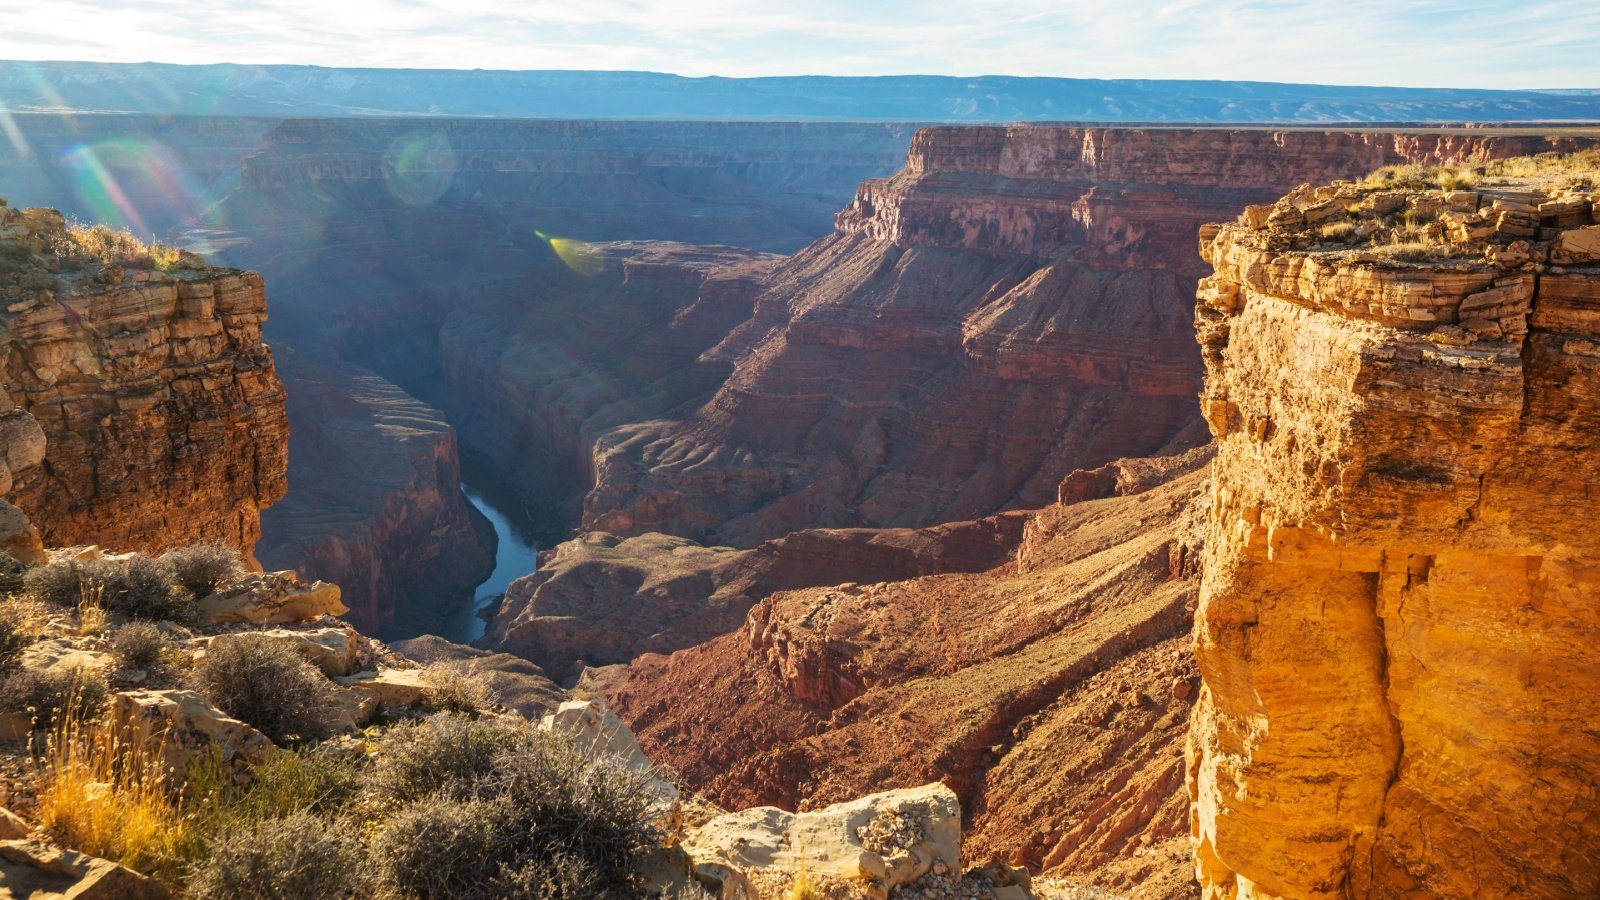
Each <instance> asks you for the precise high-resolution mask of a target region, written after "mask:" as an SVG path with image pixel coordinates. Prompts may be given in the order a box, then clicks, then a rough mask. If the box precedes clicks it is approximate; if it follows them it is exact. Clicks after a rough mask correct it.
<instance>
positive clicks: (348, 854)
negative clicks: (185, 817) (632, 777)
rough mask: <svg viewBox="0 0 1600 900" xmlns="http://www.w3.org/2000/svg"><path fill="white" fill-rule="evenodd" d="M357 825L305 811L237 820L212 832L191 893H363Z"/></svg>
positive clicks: (308, 899)
mask: <svg viewBox="0 0 1600 900" xmlns="http://www.w3.org/2000/svg"><path fill="white" fill-rule="evenodd" d="M362 862H363V860H362V847H361V843H360V838H359V830H358V828H357V826H356V825H355V824H354V823H351V822H339V821H335V820H332V819H329V818H326V817H323V816H319V815H316V814H314V813H311V812H309V811H306V810H299V811H295V812H290V813H288V814H287V815H284V816H281V817H271V818H265V819H257V820H243V821H238V822H236V823H234V824H232V825H230V826H228V827H227V828H226V829H225V830H223V831H221V832H220V833H218V834H216V835H214V836H213V837H212V838H211V840H210V842H209V847H208V853H207V855H206V858H205V859H204V860H202V861H201V862H200V863H199V864H197V865H196V866H195V867H194V869H193V871H192V874H191V876H190V879H189V884H188V888H189V894H190V895H191V896H195V897H216V898H227V900H341V898H346V897H358V896H365V894H364V893H363V892H362V884H361V880H362V873H363V872H364V871H365V867H364V866H363V865H362Z"/></svg>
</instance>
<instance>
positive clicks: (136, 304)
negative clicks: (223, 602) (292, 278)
mask: <svg viewBox="0 0 1600 900" xmlns="http://www.w3.org/2000/svg"><path fill="white" fill-rule="evenodd" d="M29 212H31V211H20V210H13V209H0V226H9V225H22V226H25V227H26V234H25V235H22V236H20V237H12V238H0V242H4V243H5V244H6V245H7V247H8V248H9V249H11V250H13V251H16V250H18V248H20V251H19V252H21V253H22V256H23V257H24V258H27V257H28V255H29V253H30V252H31V253H34V254H37V253H40V252H42V251H43V248H44V246H46V245H47V244H48V243H50V242H52V241H54V240H56V239H58V237H59V235H60V234H61V233H62V229H63V227H64V226H63V224H62V223H61V217H60V216H59V215H45V214H44V213H43V212H41V213H39V214H36V215H33V216H32V217H31V218H30V216H29ZM47 212H53V211H47ZM32 259H33V260H36V261H37V260H42V257H38V256H34V257H32ZM41 272H43V277H42V281H36V280H33V279H35V276H37V275H39V274H40V273H41ZM4 276H10V277H9V278H7V277H4ZM0 294H4V296H5V297H6V299H7V300H8V302H9V301H20V302H11V303H10V305H9V306H7V307H6V311H5V312H0V330H3V331H4V333H5V334H7V335H9V336H10V342H9V343H8V344H7V345H6V346H7V348H8V349H7V350H6V352H5V353H4V354H3V355H0V380H3V382H4V384H3V386H4V388H5V391H6V393H7V394H9V396H10V399H11V401H12V402H14V403H15V404H16V407H17V409H16V410H15V411H13V412H10V413H7V414H5V415H4V416H3V417H0V439H3V441H4V444H5V459H4V463H5V468H6V469H7V470H8V471H9V472H10V475H11V478H12V480H13V481H14V487H13V489H12V491H11V494H10V499H11V501H12V502H13V503H15V504H16V505H17V506H19V507H21V508H22V509H23V510H25V511H26V512H27V513H28V515H29V516H30V518H32V520H33V522H34V524H35V525H36V526H37V527H38V528H39V529H40V531H41V533H42V534H43V536H44V539H45V541H46V542H47V543H49V544H50V545H51V546H65V545H73V544H89V543H95V544H103V545H106V546H111V547H115V548H117V549H119V550H146V551H155V550H161V549H164V548H167V547H175V546H185V545H188V544H193V543H196V542H199V541H203V540H219V541H223V542H225V543H228V544H231V545H233V546H235V547H238V548H240V549H241V550H242V551H244V552H245V553H246V554H247V555H248V554H249V553H250V552H251V551H252V550H253V548H254V547H255V543H256V540H257V539H258V538H259V537H260V512H261V509H262V508H263V507H265V506H267V505H269V504H271V503H273V502H274V501H276V500H278V499H279V498H280V497H282V496H283V494H284V491H285V489H286V486H285V479H284V473H285V470H286V467H287V464H288V459H287V446H286V440H285V438H286V435H287V424H286V420H285V416H284V408H283V401H284V394H283V386H282V384H280V383H279V381H278V377H277V375H276V374H275V372H274V371H273V364H272V354H271V352H270V351H269V350H268V349H267V347H266V345H265V344H263V343H262V342H261V324H262V322H263V321H264V320H265V319H266V293H265V290H264V288H263V284H262V279H261V276H259V275H257V274H255V273H253V272H242V271H237V270H226V269H206V268H176V269H172V270H170V271H164V270H157V269H150V270H135V269H132V268H129V267H124V266H109V267H105V268H103V269H97V270H95V271H92V272H91V271H73V272H61V273H59V274H57V273H49V272H44V269H43V263H42V262H39V263H38V264H37V265H33V264H30V266H25V267H23V268H22V269H20V270H11V269H8V271H7V272H6V273H0ZM24 304H26V305H24ZM20 413H31V414H32V417H33V419H34V420H36V424H34V425H28V424H26V422H25V419H24V418H22V417H19V414H20ZM40 426H42V437H43V439H44V444H45V448H46V449H45V462H46V465H44V466H36V467H33V468H29V469H26V470H25V471H18V469H19V466H18V464H17V463H18V462H19V461H20V457H27V456H31V455H32V454H33V452H34V451H35V450H37V448H38V444H39V439H40V437H41V435H40V433H39V431H38V428H39V427H40ZM0 481H4V479H3V478H0Z"/></svg>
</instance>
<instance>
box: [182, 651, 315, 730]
mask: <svg viewBox="0 0 1600 900" xmlns="http://www.w3.org/2000/svg"><path fill="white" fill-rule="evenodd" d="M226 638H227V639H226V640H223V639H218V640H215V641H213V642H212V643H211V646H210V647H209V648H208V649H207V650H206V655H205V657H204V658H202V659H201V660H200V661H199V662H197V663H196V664H195V667H194V670H193V671H192V672H191V673H190V676H189V677H190V679H191V681H192V682H193V685H194V688H195V690H197V691H199V692H200V693H201V694H203V695H204V696H205V698H206V699H207V700H210V701H211V702H212V703H213V704H215V705H216V707H217V708H218V709H220V710H222V711H223V712H225V713H227V714H228V715H230V716H233V717H234V718H236V719H239V720H240V721H242V722H245V723H247V724H249V725H251V726H254V727H255V728H256V729H257V730H259V731H260V732H261V733H262V734H265V735H266V736H267V737H269V738H272V739H273V740H274V741H277V742H279V743H283V742H284V741H288V740H294V739H305V738H311V737H315V736H317V734H318V733H320V732H321V730H322V721H321V719H322V715H321V714H322V710H323V708H324V707H325V706H326V704H327V698H328V693H329V684H328V680H327V679H326V678H324V677H323V676H322V673H321V672H320V671H318V670H317V669H316V668H315V667H314V666H312V665H311V664H309V663H307V662H306V661H305V659H304V658H302V657H301V656H300V654H299V653H298V652H297V651H295V649H294V648H293V647H290V646H287V645H285V644H284V643H282V642H280V641H275V640H272V639H270V638H266V637H263V636H261V635H258V634H251V633H244V634H239V635H228V636H226Z"/></svg>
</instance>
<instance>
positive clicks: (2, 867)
mask: <svg viewBox="0 0 1600 900" xmlns="http://www.w3.org/2000/svg"><path fill="white" fill-rule="evenodd" d="M0 896H4V897H18V898H29V900H167V898H169V897H171V896H172V892H171V891H169V890H167V888H166V887H165V886H163V885H162V884H161V882H159V881H156V880H154V879H152V878H146V877H145V876H143V875H140V874H139V873H138V872H135V871H133V870H132V869H129V868H125V867H123V866H119V865H117V864H116V863H114V862H111V861H110V860H106V859H99V858H97V857H93V856H88V855H86V854H83V853H78V852H76V851H74V850H64V849H62V848H60V847H53V846H51V845H49V844H46V843H43V842H41V841H29V840H8V841H0Z"/></svg>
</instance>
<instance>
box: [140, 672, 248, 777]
mask: <svg viewBox="0 0 1600 900" xmlns="http://www.w3.org/2000/svg"><path fill="white" fill-rule="evenodd" d="M110 722H111V725H112V727H113V728H116V729H117V730H118V734H119V735H120V736H121V737H122V738H123V739H125V740H127V741H129V742H130V743H131V744H133V745H135V746H144V747H146V748H147V749H149V750H151V751H153V752H160V753H161V754H162V755H163V757H164V758H165V760H166V763H167V765H168V766H169V767H170V768H171V769H172V771H174V772H176V773H178V774H179V775H180V776H182V774H183V773H184V772H186V771H187V770H188V767H189V764H190V763H191V762H193V761H195V760H197V759H201V758H203V757H205V756H206V755H209V754H210V753H212V752H213V751H216V752H220V753H221V755H222V760H223V762H225V763H229V764H232V765H235V766H238V765H244V764H247V763H258V762H260V761H261V760H263V759H265V758H266V756H267V755H268V754H269V753H271V752H273V749H274V748H273V745H272V741H271V740H269V739H268V738H267V736H266V735H264V734H262V733H261V732H259V731H257V730H255V729H254V728H252V727H250V726H249V725H246V724H245V723H243V722H241V721H239V720H238V719H234V718H230V717H229V716H228V715H227V714H226V713H223V712H222V711H221V710H219V709H217V708H216V707H215V706H212V705H211V704H210V703H209V702H207V701H206V699H205V698H204V697H202V696H200V695H199V694H198V693H196V692H194V691H183V690H164V691H151V690H141V691H126V692H124V693H120V694H117V695H115V696H114V697H113V698H112V701H111V713H110Z"/></svg>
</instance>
